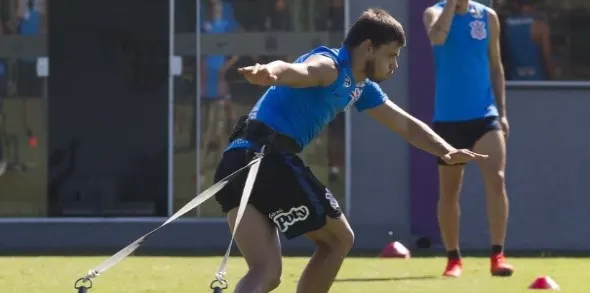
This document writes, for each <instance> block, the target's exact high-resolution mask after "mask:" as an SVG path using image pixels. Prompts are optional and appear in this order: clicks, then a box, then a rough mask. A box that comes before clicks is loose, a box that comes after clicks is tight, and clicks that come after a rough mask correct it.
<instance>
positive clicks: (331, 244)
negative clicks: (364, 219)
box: [324, 227, 355, 254]
mask: <svg viewBox="0 0 590 293" xmlns="http://www.w3.org/2000/svg"><path fill="white" fill-rule="evenodd" d="M354 237H355V236H354V231H352V229H350V228H349V227H347V228H344V229H340V230H339V231H338V232H337V233H334V234H333V235H332V237H330V238H329V240H328V241H327V243H324V244H325V246H327V247H326V248H328V249H330V250H331V251H333V252H338V253H343V254H348V252H349V251H350V250H351V249H352V246H353V245H354Z"/></svg>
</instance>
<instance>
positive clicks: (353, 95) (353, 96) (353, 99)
mask: <svg viewBox="0 0 590 293" xmlns="http://www.w3.org/2000/svg"><path fill="white" fill-rule="evenodd" d="M362 93H363V88H362V87H355V88H354V90H353V91H352V92H351V93H350V102H348V105H346V107H344V110H343V111H344V112H346V111H348V109H350V107H351V106H352V105H354V103H356V101H358V100H359V99H360V97H361V94H362Z"/></svg>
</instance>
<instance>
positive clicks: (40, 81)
mask: <svg viewBox="0 0 590 293" xmlns="http://www.w3.org/2000/svg"><path fill="white" fill-rule="evenodd" d="M0 7H1V9H0V10H1V12H0V39H1V41H0V42H2V43H5V44H7V46H2V49H0V217H42V216H46V215H47V207H48V204H47V202H48V201H47V188H48V184H47V151H46V150H47V128H46V113H45V110H46V107H45V101H44V99H45V96H46V95H45V86H46V79H45V78H43V77H39V76H38V75H37V58H38V57H43V56H45V55H46V54H45V53H46V52H45V50H46V48H45V46H46V44H45V41H46V38H45V36H46V33H47V13H46V9H45V8H46V7H45V1H40V0H37V1H25V0H2V1H0ZM23 37H25V38H27V39H26V40H23ZM16 42H18V43H20V44H21V45H22V47H21V49H20V50H14V48H15V46H9V45H8V44H10V43H12V44H14V43H16ZM64 156H65V157H67V154H64Z"/></svg>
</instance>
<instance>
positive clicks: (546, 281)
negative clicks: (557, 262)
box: [529, 276, 559, 290]
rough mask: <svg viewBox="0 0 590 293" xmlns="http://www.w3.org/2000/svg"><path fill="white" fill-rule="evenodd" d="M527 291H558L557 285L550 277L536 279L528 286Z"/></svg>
mask: <svg viewBox="0 0 590 293" xmlns="http://www.w3.org/2000/svg"><path fill="white" fill-rule="evenodd" d="M529 289H540V290H543V289H544V290H559V285H557V283H556V282H555V281H553V279H551V277H548V276H544V277H538V278H537V279H536V280H535V281H534V282H533V283H532V284H531V285H530V286H529Z"/></svg>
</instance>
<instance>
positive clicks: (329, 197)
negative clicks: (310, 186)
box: [326, 188, 340, 210]
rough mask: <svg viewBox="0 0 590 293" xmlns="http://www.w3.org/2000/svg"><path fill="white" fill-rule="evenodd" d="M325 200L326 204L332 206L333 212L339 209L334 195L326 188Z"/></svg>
mask: <svg viewBox="0 0 590 293" xmlns="http://www.w3.org/2000/svg"><path fill="white" fill-rule="evenodd" d="M326 199H327V200H328V202H330V206H332V208H333V209H335V210H338V209H340V205H339V204H338V201H337V200H336V199H335V198H334V195H333V194H332V192H331V191H330V189H328V188H326Z"/></svg>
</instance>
